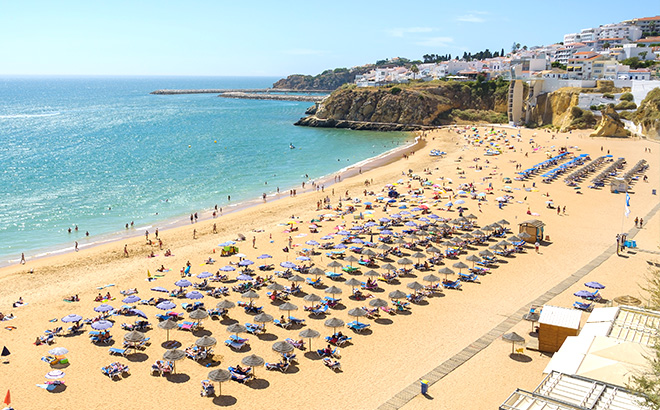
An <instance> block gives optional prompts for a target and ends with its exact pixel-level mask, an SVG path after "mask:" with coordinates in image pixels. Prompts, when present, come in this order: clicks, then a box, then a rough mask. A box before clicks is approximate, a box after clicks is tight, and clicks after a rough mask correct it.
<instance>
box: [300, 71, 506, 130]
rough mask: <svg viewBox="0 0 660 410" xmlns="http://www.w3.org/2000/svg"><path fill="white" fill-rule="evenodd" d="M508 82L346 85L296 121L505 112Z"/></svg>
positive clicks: (435, 121)
mask: <svg viewBox="0 0 660 410" xmlns="http://www.w3.org/2000/svg"><path fill="white" fill-rule="evenodd" d="M506 95H507V83H506V82H503V81H486V82H480V83H478V82H472V83H459V82H453V81H450V82H444V81H432V82H427V83H414V84H406V85H397V86H390V87H363V88H358V87H355V86H352V85H351V86H344V87H342V88H341V89H339V90H336V91H335V92H333V93H332V94H331V95H330V96H329V97H328V98H327V99H325V100H324V101H323V102H322V103H321V104H319V105H318V107H317V110H316V114H315V115H314V116H310V117H306V118H303V119H301V120H300V121H299V122H298V123H296V124H297V125H309V126H320V127H324V126H326V127H327V126H330V127H337V126H338V124H343V125H347V124H351V123H365V124H367V123H374V124H380V125H378V127H379V128H376V129H382V126H383V124H399V125H400V126H402V127H406V128H410V127H423V126H436V125H443V124H448V123H451V122H452V118H451V114H452V111H453V110H467V109H474V110H490V111H498V112H506Z"/></svg>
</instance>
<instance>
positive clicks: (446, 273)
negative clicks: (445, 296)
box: [438, 268, 454, 280]
mask: <svg viewBox="0 0 660 410" xmlns="http://www.w3.org/2000/svg"><path fill="white" fill-rule="evenodd" d="M438 273H442V274H444V275H445V280H448V276H449V275H453V274H454V271H453V270H451V269H449V268H442V269H440V270H439V271H438Z"/></svg>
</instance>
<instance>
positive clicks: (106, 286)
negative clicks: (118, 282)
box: [96, 283, 115, 290]
mask: <svg viewBox="0 0 660 410" xmlns="http://www.w3.org/2000/svg"><path fill="white" fill-rule="evenodd" d="M111 286H115V284H114V283H110V284H108V285H103V286H99V287H98V288H96V289H98V290H101V289H105V288H109V287H111Z"/></svg>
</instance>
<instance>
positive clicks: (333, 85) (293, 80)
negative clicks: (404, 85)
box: [273, 66, 373, 90]
mask: <svg viewBox="0 0 660 410" xmlns="http://www.w3.org/2000/svg"><path fill="white" fill-rule="evenodd" d="M372 68H373V67H371V66H364V67H355V68H351V69H347V68H335V69H334V70H325V71H324V72H322V73H321V74H318V75H314V76H312V75H302V74H292V75H290V76H288V77H287V78H282V79H281V80H278V81H277V82H276V83H275V84H273V88H277V89H281V88H288V89H292V90H336V89H337V88H339V87H341V86H342V85H344V84H346V83H353V82H354V81H355V76H356V75H360V74H364V73H366V72H367V71H369V70H371V69H372Z"/></svg>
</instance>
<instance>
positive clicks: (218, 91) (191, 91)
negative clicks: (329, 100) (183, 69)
mask: <svg viewBox="0 0 660 410" xmlns="http://www.w3.org/2000/svg"><path fill="white" fill-rule="evenodd" d="M332 91H333V90H294V89H287V88H245V89H227V88H224V89H223V88H218V89H215V88H205V89H182V90H156V91H152V92H151V93H150V94H156V95H176V94H224V93H266V94H268V93H304V94H330V93H331V92H332Z"/></svg>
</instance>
